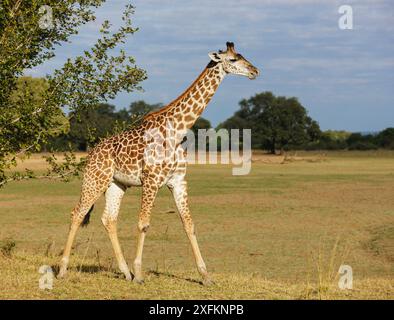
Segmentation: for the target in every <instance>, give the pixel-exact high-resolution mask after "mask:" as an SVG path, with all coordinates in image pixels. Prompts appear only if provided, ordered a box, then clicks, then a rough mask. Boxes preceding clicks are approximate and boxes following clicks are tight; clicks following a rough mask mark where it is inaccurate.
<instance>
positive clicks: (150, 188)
mask: <svg viewBox="0 0 394 320" xmlns="http://www.w3.org/2000/svg"><path fill="white" fill-rule="evenodd" d="M157 191H158V186H157V185H156V184H155V183H154V182H151V183H144V185H143V186H142V200H141V211H140V214H139V218H138V242H137V253H136V257H135V259H134V264H133V267H134V268H133V269H134V279H133V282H134V283H138V284H142V283H143V282H144V279H143V276H142V251H143V248H144V241H145V236H146V232H147V231H148V229H149V224H150V213H151V210H152V207H153V203H154V200H155V198H156V194H157Z"/></svg>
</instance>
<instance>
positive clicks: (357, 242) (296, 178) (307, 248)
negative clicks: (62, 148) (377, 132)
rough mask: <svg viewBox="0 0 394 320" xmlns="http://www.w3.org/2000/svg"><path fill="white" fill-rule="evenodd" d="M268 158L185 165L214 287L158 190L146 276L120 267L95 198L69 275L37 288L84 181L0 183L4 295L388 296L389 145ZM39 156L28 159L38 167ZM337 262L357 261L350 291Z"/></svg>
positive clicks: (128, 223)
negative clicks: (241, 166)
mask: <svg viewBox="0 0 394 320" xmlns="http://www.w3.org/2000/svg"><path fill="white" fill-rule="evenodd" d="M267 157H269V158H271V157H270V156H265V155H261V154H258V153H257V154H255V155H254V159H253V160H254V161H253V165H252V172H251V173H250V174H249V175H247V176H232V175H231V167H230V166H223V165H205V166H200V165H193V166H190V168H189V173H188V180H189V187H190V191H189V194H190V206H191V210H192V214H193V217H194V220H195V223H196V229H197V234H198V238H199V242H200V245H201V248H202V253H203V255H204V257H205V260H206V263H207V266H208V268H209V269H210V270H211V271H212V274H213V278H214V279H215V281H216V284H215V285H214V286H213V287H209V288H206V287H203V286H201V284H199V276H198V274H197V272H196V271H195V267H194V261H193V257H192V253H191V249H190V248H189V245H188V242H187V239H186V236H185V234H184V232H183V230H182V226H181V223H180V221H179V218H178V217H177V214H175V213H173V211H174V209H175V206H174V204H173V201H172V199H171V197H170V194H169V192H168V191H167V190H164V189H163V190H161V191H160V193H159V196H158V199H157V201H156V205H155V208H154V211H153V213H152V227H151V229H150V231H149V233H148V236H147V241H146V247H145V251H144V265H143V267H144V270H145V273H146V284H145V285H144V286H136V285H134V284H132V283H128V282H126V281H125V280H124V279H123V278H122V276H121V275H120V274H119V273H118V271H117V268H116V265H115V262H114V259H113V254H112V249H111V247H110V242H109V240H108V237H107V235H106V234H105V231H104V229H103V228H102V226H101V223H100V215H101V212H102V210H103V199H101V200H100V201H99V202H98V204H97V205H96V207H95V210H94V212H93V216H92V222H91V225H90V226H89V227H88V228H86V229H81V231H80V232H79V234H78V237H77V242H76V246H75V249H74V256H73V257H72V259H71V267H72V269H71V272H70V274H69V277H68V278H66V279H64V280H61V281H60V280H55V282H54V288H53V290H51V291H43V290H39V289H38V279H39V277H40V274H39V273H38V269H39V267H40V266H41V265H43V264H48V265H53V266H56V264H57V262H58V260H59V253H60V252H61V249H62V247H63V245H64V242H65V239H66V235H67V229H68V223H69V213H70V211H71V209H72V207H73V205H74V204H75V203H76V201H77V199H78V197H79V188H80V181H72V182H71V183H67V184H65V183H61V182H55V181H39V180H32V181H23V182H17V183H11V184H9V185H7V186H6V187H5V188H4V189H2V190H1V191H0V207H1V215H0V226H1V227H0V241H1V245H2V246H3V244H4V245H5V247H4V250H5V251H4V250H3V247H2V252H3V251H4V252H7V254H0V288H2V289H1V290H0V298H29V299H34V298H40V299H41V298H47V299H59V298H65V299H73V298H86V299H93V298H98V299H123V298H125V299H126V298H131V299H144V298H149V299H154V298H156V299H165V298H168V299H204V298H207V299H218V298H227V299H237V298H238V299H247V298H250V299H393V298H394V292H393V283H394V281H393V275H394V266H393V257H394V248H393V243H394V242H393V237H394V198H393V196H392V195H393V190H394V153H392V152H391V153H390V152H371V153H357V152H352V153H337V152H336V153H328V154H326V155H322V154H319V153H298V154H292V155H290V157H293V159H292V161H278V162H277V163H276V162H275V161H276V160H274V161H273V162H271V163H269V162H268V161H265V160H264V159H265V158H267ZM39 159H40V158H39V157H38V156H35V157H34V158H33V159H32V160H31V161H32V162H31V163H29V162H30V161H29V162H27V164H26V166H30V164H32V165H33V166H34V167H35V169H44V166H45V165H44V164H43V162H42V160H41V162H40V161H39ZM259 159H263V160H264V161H259ZM294 159H295V160H296V161H294ZM319 159H322V160H319ZM139 195H140V190H139V189H131V190H129V191H128V192H127V195H126V196H125V198H124V200H123V205H122V208H121V213H120V215H121V217H120V221H119V236H120V241H121V244H122V246H123V248H124V251H125V255H126V258H127V260H128V261H129V262H130V261H132V258H133V256H134V253H135V242H136V230H135V229H136V221H137V214H138V208H139ZM12 242H14V243H15V247H14V246H12V248H10V246H9V245H8V247H7V243H8V244H10V243H12ZM343 263H344V264H348V265H350V266H352V268H353V276H354V281H353V286H354V289H353V290H345V291H343V290H340V289H338V286H337V282H338V277H337V270H338V268H339V265H340V264H343Z"/></svg>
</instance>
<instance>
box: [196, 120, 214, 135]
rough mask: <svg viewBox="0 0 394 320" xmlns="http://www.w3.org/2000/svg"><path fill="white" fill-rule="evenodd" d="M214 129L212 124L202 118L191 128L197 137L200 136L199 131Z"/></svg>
mask: <svg viewBox="0 0 394 320" xmlns="http://www.w3.org/2000/svg"><path fill="white" fill-rule="evenodd" d="M210 128H212V126H211V123H210V122H209V120H207V119H205V118H203V117H200V118H198V119H197V121H196V122H195V123H194V125H193V127H192V128H191V130H193V132H194V134H195V135H196V136H197V134H198V129H206V130H208V129H210Z"/></svg>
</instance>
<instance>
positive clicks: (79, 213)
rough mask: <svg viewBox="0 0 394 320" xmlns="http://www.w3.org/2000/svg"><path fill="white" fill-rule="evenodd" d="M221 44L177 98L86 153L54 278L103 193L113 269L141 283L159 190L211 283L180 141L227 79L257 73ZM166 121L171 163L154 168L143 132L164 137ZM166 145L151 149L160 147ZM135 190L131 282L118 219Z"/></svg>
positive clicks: (63, 271) (64, 265) (229, 44)
mask: <svg viewBox="0 0 394 320" xmlns="http://www.w3.org/2000/svg"><path fill="white" fill-rule="evenodd" d="M226 45H227V49H226V51H222V50H219V51H218V52H211V53H209V54H208V56H209V57H210V59H211V60H210V62H209V63H208V65H207V66H206V68H205V69H204V70H203V71H202V73H201V74H200V75H199V76H198V77H197V79H196V80H195V81H194V82H193V83H192V84H191V85H190V87H189V88H187V89H186V90H185V91H184V92H183V93H182V94H181V95H180V96H179V97H178V98H177V99H175V100H174V101H172V102H171V103H169V104H168V105H167V106H165V107H163V108H161V109H160V110H158V111H154V112H151V113H149V114H148V115H146V116H145V117H144V118H143V119H142V121H141V123H140V124H139V125H137V126H135V127H133V128H131V129H129V130H127V131H124V132H123V133H121V134H118V135H116V136H113V137H110V138H107V139H105V140H103V141H101V142H100V143H99V144H98V145H96V146H95V147H94V148H93V149H92V150H91V151H90V152H89V155H88V157H87V164H86V168H85V171H84V177H83V181H82V190H81V195H80V199H79V201H78V203H77V205H76V206H75V207H74V209H73V210H72V213H71V224H70V229H69V234H68V239H67V242H66V245H65V248H64V252H63V256H62V259H61V262H60V270H59V274H58V278H62V277H64V276H65V275H66V272H67V266H68V263H69V257H70V252H71V248H72V244H73V241H74V239H75V236H76V233H77V230H78V228H79V226H81V225H84V224H86V223H87V222H88V220H89V216H90V211H91V210H92V208H93V205H94V203H95V202H96V200H97V199H98V198H99V197H100V196H101V195H102V194H103V193H104V194H105V209H104V213H103V215H102V218H101V221H102V223H103V225H104V227H105V229H106V231H107V233H108V235H109V238H110V241H111V243H112V246H113V250H114V253H115V257H116V260H117V263H118V267H119V269H120V270H121V272H122V273H124V275H125V277H126V279H127V280H133V281H134V282H135V283H139V284H141V283H143V276H142V269H141V266H142V251H143V246H144V240H145V236H146V234H147V231H148V228H149V226H150V213H151V210H152V207H153V203H154V200H155V197H156V194H157V192H158V190H159V188H161V187H162V186H167V187H168V188H169V190H170V191H171V193H172V195H173V198H174V200H175V204H176V207H177V209H178V213H179V215H180V218H181V221H182V223H183V227H184V231H185V232H186V235H187V237H188V239H189V242H190V245H191V247H192V251H193V255H194V258H195V262H196V265H197V269H198V272H199V273H200V274H201V276H202V279H203V281H202V283H203V284H204V285H209V284H211V283H212V281H211V279H210V276H209V275H208V272H207V268H206V265H205V263H204V260H203V258H202V255H201V252H200V249H199V246H198V243H197V238H196V234H195V232H194V223H193V220H192V217H191V214H190V211H189V206H188V196H187V183H186V180H185V175H186V160H185V156H186V155H185V154H184V151H183V148H182V146H181V142H182V140H183V138H184V136H185V134H186V130H187V129H189V128H191V127H192V126H193V124H194V123H195V121H196V120H197V118H198V117H199V116H200V115H201V113H202V112H203V111H204V109H205V107H206V106H207V104H208V103H209V101H210V100H211V98H212V96H213V95H214V93H215V91H216V90H217V88H218V86H219V84H220V83H221V81H222V80H223V78H224V76H225V75H226V74H238V75H243V76H246V77H248V78H249V79H255V78H256V77H257V76H258V74H259V70H258V69H257V68H256V67H254V66H253V65H252V64H251V63H250V62H249V61H247V60H246V59H245V58H244V57H243V56H242V55H240V54H238V53H237V52H236V51H235V49H234V44H233V43H232V42H227V43H226ZM169 120H170V121H171V123H172V127H173V129H174V130H175V132H176V135H175V139H174V144H175V151H176V152H175V157H174V158H173V159H171V161H162V162H159V163H156V162H154V161H153V162H152V161H146V157H144V152H145V151H146V150H145V149H146V148H147V144H148V142H149V141H147V140H149V139H147V138H146V133H147V132H148V131H149V130H152V129H154V128H156V130H158V131H159V132H164V130H166V122H168V121H169ZM165 143H166V142H163V143H161V144H159V145H158V146H155V148H156V147H158V148H163V147H165V146H164V144H165ZM134 186H139V187H142V197H141V209H140V212H139V218H138V227H137V229H138V240H137V250H136V257H135V260H134V263H133V276H134V277H132V275H131V273H130V269H129V267H128V265H127V263H126V260H125V258H124V256H123V253H122V250H121V246H120V244H119V240H118V236H117V218H118V213H119V208H120V204H121V200H122V198H123V195H124V193H125V191H126V189H127V188H129V187H134Z"/></svg>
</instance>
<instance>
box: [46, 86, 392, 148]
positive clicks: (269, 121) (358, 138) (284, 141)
mask: <svg viewBox="0 0 394 320" xmlns="http://www.w3.org/2000/svg"><path fill="white" fill-rule="evenodd" d="M162 106H163V104H162V103H155V104H149V103H146V102H145V101H142V100H140V101H135V102H132V103H131V104H130V105H129V107H128V108H127V109H126V108H123V109H120V110H116V108H115V106H114V105H111V104H108V103H103V104H99V105H98V106H97V107H96V108H94V109H89V110H85V111H83V112H80V113H79V114H78V115H77V114H74V113H72V112H71V113H70V115H69V118H70V121H69V128H68V131H67V132H63V133H62V134H60V135H58V136H56V137H54V138H52V139H51V140H50V141H49V143H47V144H46V145H44V146H43V149H44V150H48V151H49V150H57V151H66V150H74V151H86V150H87V149H88V148H89V147H91V146H93V145H95V144H96V143H97V142H98V141H99V140H100V139H103V138H105V137H108V136H111V135H113V134H116V133H117V132H121V131H123V130H125V129H127V128H128V127H130V126H132V125H133V123H135V122H137V121H138V120H139V119H141V118H142V117H143V116H144V115H145V114H147V113H149V112H151V111H154V110H157V109H158V108H161V107H162ZM239 106H240V108H239V110H238V111H236V112H235V113H234V115H233V116H231V117H230V118H228V119H227V120H225V121H224V122H222V123H220V124H219V125H218V126H217V127H216V128H215V129H217V130H218V129H221V128H224V129H227V130H231V129H252V131H251V132H252V148H253V149H263V150H267V151H269V152H270V153H277V152H283V151H287V150H300V149H303V150H374V149H378V148H386V149H394V128H387V129H385V130H383V131H381V132H379V133H373V134H362V133H352V132H348V131H334V130H327V131H322V130H321V129H320V127H319V124H318V122H317V121H315V120H313V119H312V118H311V117H310V116H308V113H307V110H306V108H305V107H304V106H302V105H301V103H300V102H299V101H298V99H297V98H294V97H291V98H286V97H282V96H278V97H277V96H275V95H274V94H273V93H271V92H263V93H260V94H256V95H255V96H253V97H251V98H249V99H243V100H241V101H240V103H239ZM210 128H212V126H211V123H210V122H209V121H208V120H207V119H205V118H202V117H200V118H199V119H198V121H197V122H196V123H195V125H194V126H193V128H192V130H193V131H194V132H195V134H196V135H197V131H198V129H210ZM241 138H242V137H241ZM219 142H220V141H219ZM219 147H220V144H219Z"/></svg>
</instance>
